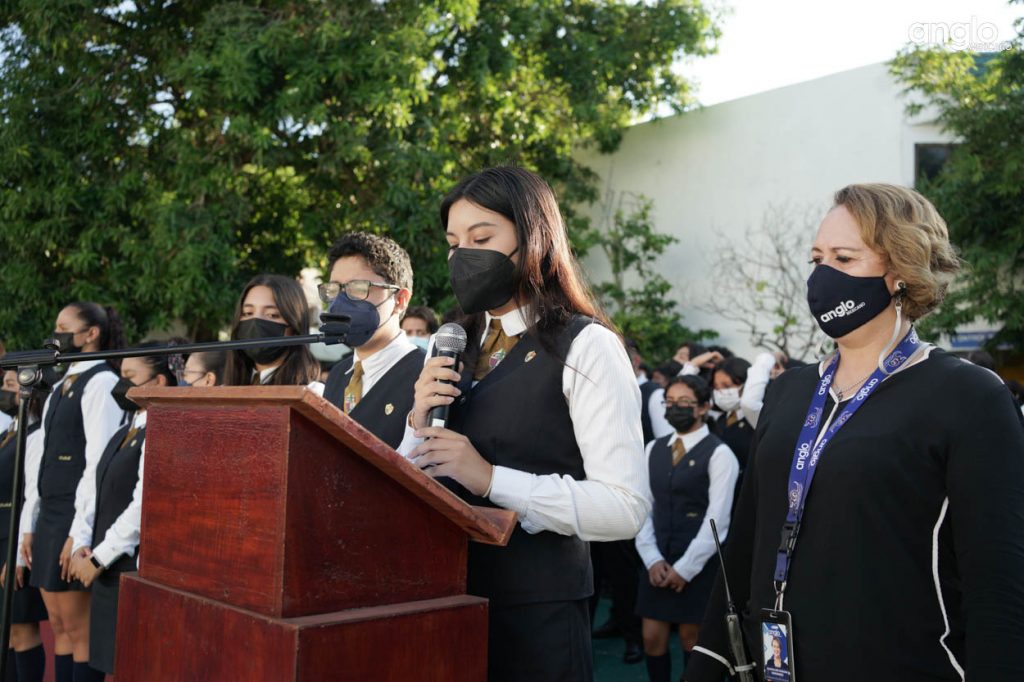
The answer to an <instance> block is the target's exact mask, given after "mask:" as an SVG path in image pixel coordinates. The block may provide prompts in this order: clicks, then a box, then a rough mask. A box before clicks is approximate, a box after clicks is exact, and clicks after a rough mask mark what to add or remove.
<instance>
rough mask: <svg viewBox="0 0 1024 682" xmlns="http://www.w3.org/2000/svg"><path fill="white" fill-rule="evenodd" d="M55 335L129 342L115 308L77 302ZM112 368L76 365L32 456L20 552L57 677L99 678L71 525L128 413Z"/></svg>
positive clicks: (72, 346)
mask: <svg viewBox="0 0 1024 682" xmlns="http://www.w3.org/2000/svg"><path fill="white" fill-rule="evenodd" d="M54 336H55V338H57V339H58V340H59V341H60V342H61V344H60V345H61V349H62V350H63V351H65V352H77V351H86V352H89V351H99V350H111V349H115V348H121V347H123V345H124V339H123V335H122V333H121V321H120V318H118V316H117V313H116V312H114V310H113V309H112V308H109V307H103V306H100V305H97V304H95V303H84V302H78V303H72V304H70V305H68V306H67V307H65V308H64V309H63V310H61V312H60V314H59V315H58V316H57V322H56V331H55V332H54ZM117 380H118V376H117V373H116V372H115V370H114V368H113V367H112V366H111V365H110V364H108V363H106V362H103V361H100V360H89V361H80V362H75V363H72V364H71V366H70V367H68V370H67V373H66V374H65V375H64V377H63V378H62V379H61V380H60V381H59V382H58V383H57V385H56V386H55V387H54V389H53V392H52V393H50V397H49V398H47V400H46V405H45V406H44V407H43V421H42V426H41V427H40V429H39V430H40V432H41V433H42V444H43V448H42V452H41V453H26V454H27V456H26V465H25V509H24V511H23V512H22V516H21V521H20V524H21V532H22V542H21V544H22V549H21V554H22V558H23V560H24V562H25V563H26V565H27V566H28V567H29V568H30V569H31V570H32V572H31V577H30V580H29V582H30V584H31V585H33V586H34V587H38V588H40V591H41V592H42V595H43V601H44V602H45V603H46V610H47V612H48V613H49V617H50V627H51V628H52V629H53V632H54V649H55V653H56V656H55V666H54V667H55V673H56V680H57V682H70V680H71V679H72V677H75V678H79V677H80V678H81V679H93V678H91V677H90V675H91V672H90V671H91V670H92V669H91V668H89V663H88V662H89V592H88V591H86V590H85V588H84V586H83V585H82V584H81V583H80V582H78V581H77V580H74V578H72V576H71V575H70V573H69V568H70V563H71V561H70V560H71V549H72V541H71V538H70V531H71V525H72V522H73V520H74V517H75V515H76V514H77V513H83V512H84V510H87V509H89V508H90V507H91V506H92V505H93V504H94V500H93V499H92V497H91V490H92V486H91V485H90V484H89V482H90V481H92V480H93V478H94V477H95V475H96V465H97V464H98V463H99V460H100V457H101V456H102V455H103V450H104V448H105V447H106V445H107V443H108V442H109V441H110V437H111V436H112V435H113V433H114V432H115V431H116V430H117V429H118V428H119V427H120V425H121V420H122V419H123V418H124V411H123V410H122V409H121V408H120V407H118V405H117V403H116V402H115V401H114V397H113V396H112V395H111V393H110V391H111V389H112V388H113V387H114V385H115V384H116V383H117Z"/></svg>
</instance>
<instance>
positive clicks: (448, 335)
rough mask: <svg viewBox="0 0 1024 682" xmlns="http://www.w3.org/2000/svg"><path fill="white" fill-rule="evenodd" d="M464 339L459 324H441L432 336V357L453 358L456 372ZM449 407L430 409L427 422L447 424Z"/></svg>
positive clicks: (464, 344)
mask: <svg viewBox="0 0 1024 682" xmlns="http://www.w3.org/2000/svg"><path fill="white" fill-rule="evenodd" d="M466 340H467V336H466V330H465V329H463V328H462V327H460V326H459V325H457V324H455V323H453V322H449V323H448V324H443V325H441V328H440V329H438V330H437V334H436V335H435V336H434V357H435V358H436V357H439V356H440V357H446V358H454V359H455V364H454V365H453V366H452V369H454V370H455V371H456V372H458V371H459V357H460V356H461V355H462V354H463V353H464V352H466ZM444 383H446V384H449V385H451V384H452V383H453V382H451V381H445V382H444ZM449 407H451V405H438V406H437V407H435V408H433V409H432V410H430V414H429V415H427V423H428V424H430V425H431V426H440V427H441V428H445V427H446V426H447V425H448V408H449Z"/></svg>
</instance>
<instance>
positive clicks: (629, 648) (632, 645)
mask: <svg viewBox="0 0 1024 682" xmlns="http://www.w3.org/2000/svg"><path fill="white" fill-rule="evenodd" d="M642 660H644V650H643V649H642V648H641V647H640V645H639V644H637V643H636V642H626V651H625V653H623V654H622V661H623V662H624V663H629V664H630V665H632V664H633V663H639V662H640V661H642Z"/></svg>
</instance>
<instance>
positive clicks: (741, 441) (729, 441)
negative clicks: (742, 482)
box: [714, 414, 754, 490]
mask: <svg viewBox="0 0 1024 682" xmlns="http://www.w3.org/2000/svg"><path fill="white" fill-rule="evenodd" d="M714 431H715V435H716V436H718V437H719V438H721V439H722V440H723V441H725V444H726V445H728V446H729V449H730V450H732V452H733V454H734V455H736V461H737V462H739V465H740V474H742V473H743V470H744V469H746V468H747V458H748V457H749V456H750V446H751V445H753V443H754V427H752V426H751V425H750V422H748V421H747V420H746V419H744V418H741V419H738V420H736V421H735V422H733V423H732V425H729V415H727V414H723V415H722V416H721V417H719V418H718V420H717V421H716V422H715V428H714ZM736 485H737V486H738V485H739V482H738V481H737V483H736ZM737 490H738V488H737Z"/></svg>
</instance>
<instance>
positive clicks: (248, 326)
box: [235, 317, 288, 365]
mask: <svg viewBox="0 0 1024 682" xmlns="http://www.w3.org/2000/svg"><path fill="white" fill-rule="evenodd" d="M286 331H288V325H286V324H281V323H280V322H274V321H272V320H264V319H263V318H261V317H250V318H249V319H248V320H242V321H241V322H239V323H238V330H237V331H236V332H235V339H236V340H238V341H244V340H246V339H264V338H277V337H279V336H284V334H285V332H286ZM286 350H288V348H287V347H286V346H271V347H270V348H246V349H245V350H243V351H242V352H243V353H245V354H246V355H248V356H249V359H250V360H252V361H253V362H255V363H256V364H257V365H269V364H270V363H272V362H274V360H277V359H278V358H279V357H281V356H282V355H284V352H285V351H286Z"/></svg>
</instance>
